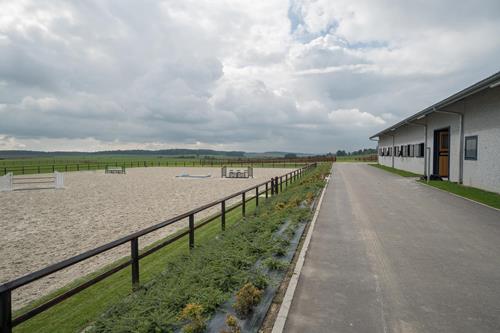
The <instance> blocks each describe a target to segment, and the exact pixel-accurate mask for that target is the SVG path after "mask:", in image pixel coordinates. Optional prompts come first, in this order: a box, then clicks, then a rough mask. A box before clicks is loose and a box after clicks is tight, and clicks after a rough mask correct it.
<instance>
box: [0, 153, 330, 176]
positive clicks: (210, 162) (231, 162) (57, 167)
mask: <svg viewBox="0 0 500 333" xmlns="http://www.w3.org/2000/svg"><path fill="white" fill-rule="evenodd" d="M315 162H335V157H307V158H295V159H287V158H279V159H270V158H269V159H251V158H247V159H191V160H186V161H181V160H170V161H169V160H168V159H166V158H165V159H158V160H140V161H113V162H111V161H110V162H106V161H104V162H97V161H88V162H81V163H72V162H71V163H65V162H60V163H53V164H46V163H41V164H38V165H32V164H26V165H11V166H2V167H0V176H1V175H6V174H7V173H9V172H12V173H13V174H14V175H25V174H39V173H53V172H54V171H59V172H69V171H85V170H87V171H89V170H102V169H105V168H106V167H108V166H116V167H124V168H138V167H143V168H144V167H159V166H167V167H169V166H170V167H197V166H198V167H199V166H201V167H217V166H221V167H222V166H224V165H227V166H241V165H248V166H251V167H259V166H260V167H265V166H267V167H273V168H279V167H283V168H290V167H293V168H297V167H299V166H302V165H304V164H310V163H315Z"/></svg>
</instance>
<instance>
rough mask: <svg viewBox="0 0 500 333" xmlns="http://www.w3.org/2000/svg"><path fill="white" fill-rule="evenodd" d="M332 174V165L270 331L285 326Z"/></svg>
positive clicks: (273, 332)
mask: <svg viewBox="0 0 500 333" xmlns="http://www.w3.org/2000/svg"><path fill="white" fill-rule="evenodd" d="M332 175H333V166H332V172H331V173H330V176H328V178H327V179H326V184H325V187H324V188H323V191H322V192H321V196H320V198H319V200H318V205H317V206H316V210H315V212H314V216H313V218H312V220H311V225H310V227H309V229H308V231H307V235H306V238H305V240H304V244H303V245H302V249H301V250H300V254H299V257H298V259H297V264H296V265H295V268H294V271H293V274H292V277H291V278H290V281H289V282H288V287H287V289H286V292H285V296H284V297H283V301H282V302H281V305H280V309H279V312H278V315H277V316H276V320H275V321H274V325H273V330H272V333H282V332H283V330H284V328H285V323H286V320H287V318H288V313H289V311H290V307H291V305H292V301H293V296H294V294H295V290H296V288H297V284H298V282H299V278H300V272H301V271H302V267H303V266H304V260H305V256H306V254H307V250H308V249H309V244H310V243H311V238H312V233H313V231H314V226H315V225H316V220H317V219H318V215H319V211H320V209H321V203H322V202H323V197H324V196H325V192H326V190H327V188H328V186H329V184H330V179H331V177H332Z"/></svg>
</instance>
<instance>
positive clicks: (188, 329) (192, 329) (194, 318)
mask: <svg viewBox="0 0 500 333" xmlns="http://www.w3.org/2000/svg"><path fill="white" fill-rule="evenodd" d="M179 319H180V320H187V321H189V323H187V324H186V325H184V326H183V327H182V331H183V332H184V333H202V332H203V331H204V330H205V328H206V319H205V317H203V306H201V305H200V304H195V303H189V304H188V305H186V306H185V307H184V309H182V311H181V313H180V315H179Z"/></svg>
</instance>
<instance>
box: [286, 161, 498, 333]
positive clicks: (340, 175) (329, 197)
mask: <svg viewBox="0 0 500 333" xmlns="http://www.w3.org/2000/svg"><path fill="white" fill-rule="evenodd" d="M499 176H500V175H499ZM285 332H300V333H304V332H370V333H376V332H410V333H413V332H467V333H470V332H488V333H491V332H500V211H497V210H494V209H490V208H488V207H484V206H482V205H479V204H476V203H473V202H470V201H467V200H465V199H462V198H458V197H455V196H453V195H450V194H448V193H445V192H442V191H439V190H436V189H434V188H429V187H427V186H425V185H421V184H417V183H416V182H415V181H414V180H412V179H407V178H402V177H399V176H396V175H392V174H390V173H387V172H386V171H383V170H379V169H376V168H374V167H371V166H369V165H365V164H354V163H353V164H343V163H336V164H335V167H334V174H333V177H332V181H331V183H330V185H329V187H328V189H327V191H326V193H325V198H324V201H323V204H322V206H321V211H320V214H319V217H318V220H317V222H316V226H315V229H314V231H313V236H312V240H311V245H310V248H309V250H308V252H307V256H306V260H305V263H304V267H303V269H302V272H301V275H300V279H299V283H298V286H297V290H296V292H295V296H294V299H293V302H292V306H291V308H290V312H289V316H288V318H287V321H286V325H285Z"/></svg>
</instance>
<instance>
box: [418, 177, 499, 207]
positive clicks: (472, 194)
mask: <svg viewBox="0 0 500 333" xmlns="http://www.w3.org/2000/svg"><path fill="white" fill-rule="evenodd" d="M420 182H421V183H424V184H428V185H430V186H433V187H436V188H439V189H441V190H444V191H448V192H451V193H453V194H457V195H459V196H462V197H464V198H468V199H471V200H474V201H477V202H480V203H483V204H485V205H488V206H491V207H494V208H498V209H500V193H495V192H489V191H485V190H481V189H478V188H475V187H470V186H464V185H460V184H457V183H453V182H448V181H439V180H431V181H429V182H428V183H427V182H426V181H425V180H420Z"/></svg>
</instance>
